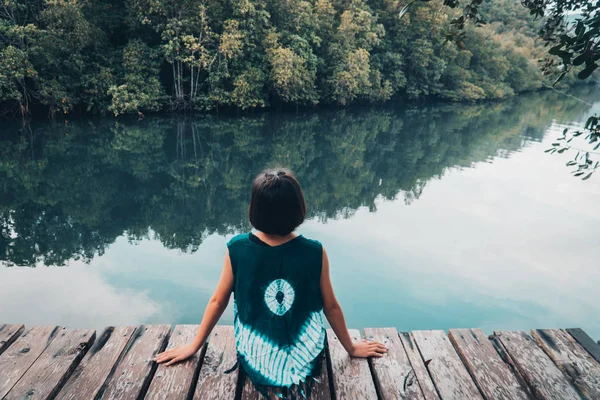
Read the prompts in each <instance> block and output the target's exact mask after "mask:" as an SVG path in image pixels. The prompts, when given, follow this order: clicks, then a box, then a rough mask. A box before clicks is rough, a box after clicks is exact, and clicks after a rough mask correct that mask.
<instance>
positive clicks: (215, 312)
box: [154, 252, 233, 366]
mask: <svg viewBox="0 0 600 400" xmlns="http://www.w3.org/2000/svg"><path fill="white" fill-rule="evenodd" d="M223 264H224V265H223V272H222V273H221V278H220V279H219V283H218V284H217V288H216V289H215V292H214V293H213V295H212V297H211V298H210V300H209V302H208V305H207V306H206V310H205V311H204V316H203V317H202V323H200V328H199V329H198V333H197V334H196V338H195V339H194V341H193V342H192V343H188V344H186V345H183V346H178V347H175V348H173V349H170V350H167V351H165V352H163V353H160V354H158V355H157V356H156V357H154V361H156V362H157V363H159V364H162V363H166V364H165V365H167V366H168V365H172V364H175V363H177V362H180V361H183V360H186V359H188V358H190V357H191V356H193V355H194V354H196V352H197V351H198V350H200V349H201V348H202V346H203V345H204V343H205V342H206V339H207V338H208V335H210V332H211V331H212V330H213V328H214V327H215V325H216V324H217V321H219V318H221V315H223V311H225V309H226V308H227V304H229V298H230V297H231V292H232V291H233V271H232V269H231V259H230V258H229V252H227V253H226V254H225V262H224V263H223Z"/></svg>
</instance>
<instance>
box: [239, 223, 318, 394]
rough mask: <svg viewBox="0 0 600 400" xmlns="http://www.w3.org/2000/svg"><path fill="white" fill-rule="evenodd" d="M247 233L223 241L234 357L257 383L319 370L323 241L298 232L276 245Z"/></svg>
mask: <svg viewBox="0 0 600 400" xmlns="http://www.w3.org/2000/svg"><path fill="white" fill-rule="evenodd" d="M249 236H250V235H249V234H243V235H238V236H236V237H234V238H233V239H231V241H230V242H229V243H228V244H227V247H228V249H229V258H230V259H231V266H232V269H233V278H234V326H235V341H236V349H237V353H238V362H239V365H240V367H242V368H243V370H244V372H245V373H246V374H247V375H248V377H249V378H250V380H251V381H252V383H253V384H254V385H255V386H257V387H258V386H275V387H292V386H293V385H298V384H300V383H301V382H305V381H306V379H307V378H308V377H311V376H314V375H315V374H317V373H318V372H317V370H318V368H320V357H319V355H320V354H321V352H322V351H323V349H324V346H325V328H324V326H323V317H322V311H323V300H322V298H321V287H320V281H321V268H322V260H323V247H322V246H321V243H319V242H317V241H314V240H310V239H307V238H305V237H303V236H302V235H300V236H297V237H296V238H294V239H292V240H290V241H289V242H286V243H284V244H282V245H280V246H274V247H271V246H262V245H260V244H257V243H255V242H253V241H252V240H251V239H250V237H249Z"/></svg>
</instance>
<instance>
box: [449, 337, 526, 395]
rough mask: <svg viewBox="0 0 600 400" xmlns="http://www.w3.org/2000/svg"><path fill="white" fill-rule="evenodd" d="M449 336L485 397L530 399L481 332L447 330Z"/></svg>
mask: <svg viewBox="0 0 600 400" xmlns="http://www.w3.org/2000/svg"><path fill="white" fill-rule="evenodd" d="M448 336H449V338H450V341H451V342H452V344H454V347H455V348H456V350H457V352H458V354H459V355H460V358H461V359H462V361H463V363H464V364H465V366H466V367H467V370H468V371H469V373H470V374H471V377H472V378H473V379H474V381H475V383H476V384H477V386H478V387H479V389H480V390H481V392H482V393H483V395H484V397H485V398H487V399H494V400H513V399H515V400H517V399H519V400H527V399H529V395H528V394H527V391H526V390H525V389H524V388H523V387H522V386H521V384H520V383H519V380H518V379H517V377H516V376H515V374H514V373H513V372H512V370H511V368H510V366H509V365H508V364H506V363H505V362H504V361H503V360H502V357H500V354H498V352H497V351H496V349H495V348H494V345H493V344H492V342H491V341H490V340H489V339H488V337H487V336H486V335H485V333H483V331H482V330H481V329H450V332H449V335H448Z"/></svg>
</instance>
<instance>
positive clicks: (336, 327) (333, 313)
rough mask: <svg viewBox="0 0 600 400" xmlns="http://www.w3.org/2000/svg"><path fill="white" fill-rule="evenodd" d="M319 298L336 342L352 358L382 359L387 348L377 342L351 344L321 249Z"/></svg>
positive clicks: (325, 257)
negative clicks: (321, 266) (336, 339)
mask: <svg viewBox="0 0 600 400" xmlns="http://www.w3.org/2000/svg"><path fill="white" fill-rule="evenodd" d="M321 297H322V298H323V312H324V313H325V316H326V317H327V321H329V324H330V325H331V328H332V329H333V331H334V332H335V334H336V336H337V337H338V340H339V341H340V343H341V344H342V346H344V349H346V351H347V352H348V354H350V355H351V356H352V357H362V358H366V357H383V354H385V353H387V348H386V347H385V346H384V345H382V344H381V343H378V342H372V341H368V340H362V341H360V342H353V341H352V339H351V338H350V334H349V333H348V329H347V328H346V320H345V319H344V312H343V311H342V307H341V306H340V303H338V301H337V299H336V298H335V294H334V293H333V285H332V284H331V277H330V276H329V258H328V257H327V252H326V251H325V248H323V268H322V270H321Z"/></svg>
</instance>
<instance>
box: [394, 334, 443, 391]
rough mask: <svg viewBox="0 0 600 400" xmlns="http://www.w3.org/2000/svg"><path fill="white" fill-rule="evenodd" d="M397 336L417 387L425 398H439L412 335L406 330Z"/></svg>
mask: <svg viewBox="0 0 600 400" xmlns="http://www.w3.org/2000/svg"><path fill="white" fill-rule="evenodd" d="M398 336H399V337H400V341H401V342H402V346H403V347H404V351H406V355H407V356H408V360H409V361H410V365H411V367H412V369H413V371H414V373H415V376H416V377H417V381H418V382H419V387H420V388H421V391H422V392H423V396H425V400H439V399H440V396H439V395H438V392H437V390H436V388H435V386H434V384H433V381H432V380H431V376H429V371H427V367H426V366H425V361H424V360H423V357H421V353H419V349H418V348H417V345H416V344H415V340H414V338H413V336H412V335H411V334H410V333H408V332H400V334H399V335H398Z"/></svg>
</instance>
